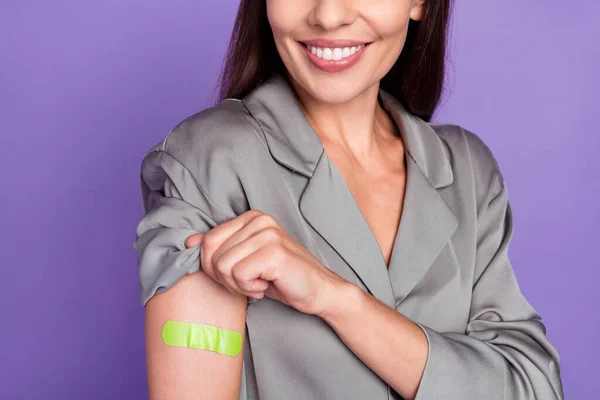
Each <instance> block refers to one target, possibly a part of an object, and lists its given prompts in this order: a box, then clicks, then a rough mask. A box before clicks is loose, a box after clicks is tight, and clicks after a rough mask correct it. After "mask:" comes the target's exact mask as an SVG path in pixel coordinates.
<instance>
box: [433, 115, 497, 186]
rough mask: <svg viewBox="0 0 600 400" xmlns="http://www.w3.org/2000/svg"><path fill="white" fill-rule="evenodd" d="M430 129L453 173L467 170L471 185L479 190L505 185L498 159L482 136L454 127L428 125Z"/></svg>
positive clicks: (447, 124)
mask: <svg viewBox="0 0 600 400" xmlns="http://www.w3.org/2000/svg"><path fill="white" fill-rule="evenodd" d="M429 126H430V127H431V128H432V129H433V130H434V131H435V132H436V134H437V136H438V137H439V139H440V140H441V141H442V143H443V144H444V147H445V148H446V151H447V153H448V156H449V159H450V160H451V164H452V168H453V170H454V171H455V173H456V172H457V171H458V172H463V171H464V170H465V169H468V170H469V171H470V172H471V173H472V176H473V179H474V180H475V181H474V184H475V185H478V186H480V187H487V188H489V187H490V186H497V185H498V184H504V178H503V175H502V172H501V169H500V165H499V162H498V157H497V156H496V154H495V153H494V151H492V149H491V147H490V145H489V144H488V143H487V141H486V140H484V139H483V137H482V135H481V134H479V133H476V132H474V131H473V130H470V129H467V128H465V127H464V126H462V125H457V124H450V123H429ZM483 191H485V189H484V190H483Z"/></svg>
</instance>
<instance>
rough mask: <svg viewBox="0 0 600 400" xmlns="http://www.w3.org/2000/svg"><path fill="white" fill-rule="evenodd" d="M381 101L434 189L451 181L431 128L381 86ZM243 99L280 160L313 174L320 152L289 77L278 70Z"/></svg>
mask: <svg viewBox="0 0 600 400" xmlns="http://www.w3.org/2000/svg"><path fill="white" fill-rule="evenodd" d="M378 100H379V103H380V104H381V106H382V107H383V108H384V109H385V110H386V111H387V112H388V114H389V115H390V116H391V118H392V119H393V120H394V122H395V123H396V125H397V126H398V127H399V130H400V134H401V136H402V139H403V142H404V146H405V149H406V151H407V152H408V154H409V155H410V156H411V157H412V158H413V159H414V161H415V162H416V164H417V165H418V167H419V168H420V169H421V170H422V171H423V173H424V174H425V176H426V177H427V179H428V180H429V182H431V184H432V185H433V186H434V187H435V188H441V187H444V186H447V185H449V184H451V183H452V182H453V180H454V177H453V173H452V168H451V166H450V161H449V158H448V154H447V152H446V149H445V147H444V144H443V143H442V141H441V139H440V138H439V137H438V135H437V133H436V132H435V131H434V130H433V128H432V127H431V126H430V125H429V124H428V123H427V122H425V121H424V120H422V119H421V118H419V117H417V116H415V115H413V114H411V113H409V112H408V111H407V110H406V109H405V108H404V107H403V106H402V104H401V103H400V102H399V101H398V100H397V99H396V98H395V97H394V96H392V95H391V94H389V93H387V92H386V91H384V90H383V89H379V96H378ZM242 102H243V103H244V105H245V106H246V108H247V109H248V111H249V112H250V113H251V114H252V115H253V117H254V118H255V119H256V121H257V122H258V123H259V125H260V126H261V128H262V130H263V132H264V133H265V138H266V140H267V144H268V146H269V150H270V152H271V155H272V156H273V157H274V158H275V159H276V160H277V161H278V162H279V163H281V164H282V165H284V166H287V167H288V168H291V169H292V170H294V171H296V172H299V173H301V174H303V175H305V176H307V177H309V178H310V177H311V176H312V174H313V172H314V170H315V167H316V165H317V161H318V160H319V157H320V156H321V153H322V152H323V151H324V148H323V145H322V143H321V140H320V139H319V137H318V135H317V133H316V132H315V131H314V129H313V128H312V126H311V125H310V122H309V121H308V119H307V118H306V116H305V114H304V112H303V111H302V108H301V106H300V104H299V102H298V99H297V98H296V95H295V93H294V92H293V90H292V88H291V87H290V86H289V83H288V82H287V79H286V78H285V77H284V76H282V75H280V74H276V75H274V76H273V77H271V78H270V79H268V80H267V81H266V82H264V83H263V84H261V85H260V86H258V87H257V88H256V89H255V90H254V91H252V92H251V93H250V94H248V95H247V96H246V97H245V98H244V99H242Z"/></svg>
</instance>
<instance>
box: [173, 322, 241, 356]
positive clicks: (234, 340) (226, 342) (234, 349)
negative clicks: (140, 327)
mask: <svg viewBox="0 0 600 400" xmlns="http://www.w3.org/2000/svg"><path fill="white" fill-rule="evenodd" d="M162 338H163V342H165V344H167V345H169V346H179V347H189V348H193V349H203V350H210V351H214V352H216V353H221V354H227V355H228V356H236V355H237V354H238V353H239V352H240V350H241V349H242V340H243V339H242V335H241V334H240V333H239V332H234V331H228V330H226V329H222V328H217V327H215V326H209V325H201V324H192V323H190V322H178V321H167V322H165V324H164V325H163V328H162Z"/></svg>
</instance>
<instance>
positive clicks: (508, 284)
mask: <svg viewBox="0 0 600 400" xmlns="http://www.w3.org/2000/svg"><path fill="white" fill-rule="evenodd" d="M486 204H487V208H486V209H485V210H484V211H483V212H482V214H481V217H480V220H479V231H478V232H479V234H478V238H477V254H476V265H475V276H474V285H473V289H472V301H471V312H470V318H469V323H468V324H467V326H466V330H465V332H464V333H443V332H437V331H435V330H433V329H431V328H429V327H426V326H423V325H417V324H415V323H414V322H412V321H410V320H409V319H407V318H406V317H404V316H403V315H401V314H400V313H398V312H397V311H396V310H394V309H392V308H390V307H388V306H387V305H385V304H383V303H382V302H380V301H379V300H377V299H375V298H374V297H372V296H370V295H369V294H367V293H365V292H363V291H362V290H361V289H359V288H357V287H353V286H351V285H343V287H341V290H340V292H339V293H340V294H339V296H336V298H335V300H334V301H333V300H332V306H331V308H329V309H328V310H327V311H326V312H325V313H324V314H323V315H321V317H322V318H323V319H324V320H325V321H326V322H328V323H329V324H330V325H331V326H332V327H333V329H335V331H336V332H337V333H338V335H339V336H340V338H341V339H342V340H343V341H344V342H345V343H346V344H347V345H348V347H349V348H350V349H351V350H352V351H353V352H354V353H355V354H356V355H357V356H358V357H359V358H361V359H362V360H363V361H364V362H365V364H367V365H368V366H369V367H370V368H371V369H372V370H373V371H374V372H375V373H377V374H378V375H379V376H380V377H381V378H382V379H383V380H385V381H386V382H388V384H389V385H390V386H392V387H393V388H394V389H395V390H396V391H397V392H398V393H399V394H400V395H401V396H403V397H404V398H405V399H419V400H420V399H442V398H443V399H461V400H478V399H489V400H496V399H497V400H505V399H506V400H508V399H513V400H516V399H521V400H525V399H544V400H551V399H558V400H561V399H563V391H562V384H561V380H560V373H559V358H558V354H557V352H556V350H555V349H554V347H553V346H552V345H551V344H550V342H549V341H548V339H547V338H546V335H545V334H546V328H545V327H544V325H543V323H542V320H541V318H540V316H539V315H538V314H537V313H536V312H535V310H534V309H533V308H532V307H531V305H530V304H529V303H528V302H527V300H526V299H525V297H524V296H523V294H522V293H521V291H520V290H519V286H518V284H517V280H516V278H515V275H514V272H513V269H512V267H511V264H510V261H509V258H508V245H509V242H510V240H511V236H512V229H513V225H512V213H511V209H510V205H509V202H508V194H507V189H506V186H505V184H504V182H503V180H501V179H498V180H497V181H496V185H494V186H493V188H492V190H490V193H489V194H488V201H487V202H486ZM342 305H343V307H342Z"/></svg>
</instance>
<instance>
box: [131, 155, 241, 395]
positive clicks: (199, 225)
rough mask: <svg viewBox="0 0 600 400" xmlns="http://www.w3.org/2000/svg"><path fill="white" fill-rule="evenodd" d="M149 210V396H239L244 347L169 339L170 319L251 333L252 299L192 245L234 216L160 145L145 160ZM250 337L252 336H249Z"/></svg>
mask: <svg viewBox="0 0 600 400" xmlns="http://www.w3.org/2000/svg"><path fill="white" fill-rule="evenodd" d="M141 188H142V199H143V207H144V211H145V215H144V217H143V218H142V219H141V220H140V221H139V223H138V225H137V230H136V241H135V243H134V248H135V250H136V252H137V254H138V257H139V258H138V260H139V278H140V284H141V289H142V290H141V303H142V305H144V306H145V307H146V309H145V336H146V358H147V370H148V385H149V396H150V399H161V400H163V399H166V400H168V399H177V400H180V399H198V398H202V399H231V400H234V399H237V398H238V396H239V390H240V385H241V380H240V379H241V367H242V360H243V347H242V350H241V351H240V352H239V353H238V354H237V355H236V356H229V355H225V354H221V353H216V352H212V351H209V350H202V349H196V348H187V347H175V346H168V345H167V344H165V343H164V342H163V339H162V327H163V325H164V323H165V322H166V321H167V320H173V321H179V322H190V323H195V324H204V325H210V326H216V327H219V328H223V329H226V330H231V331H235V332H239V333H240V334H241V335H242V337H243V336H244V334H245V317H246V304H247V298H246V297H245V296H242V295H238V294H233V293H231V292H229V291H228V290H227V289H225V288H224V287H223V286H222V285H220V284H218V283H217V282H215V281H214V280H213V279H212V278H210V277H209V276H208V275H206V274H205V273H204V272H203V271H202V265H201V262H200V259H201V257H200V246H192V247H190V248H188V247H187V246H186V239H187V238H188V237H189V236H190V235H192V234H195V233H198V232H200V233H206V232H208V231H210V230H211V229H212V228H214V227H215V226H217V225H218V223H219V222H223V221H226V220H228V219H230V218H232V217H231V216H229V215H226V213H225V212H224V211H223V210H222V209H220V208H219V206H218V205H216V204H215V202H214V201H212V200H211V199H210V198H208V195H207V193H206V191H205V190H203V189H202V188H201V187H200V186H199V184H198V183H197V181H196V179H195V178H194V176H193V175H192V174H191V172H190V171H189V170H188V169H187V168H186V167H184V166H183V165H182V164H181V163H180V162H179V161H178V160H176V159H175V158H174V157H172V156H171V155H170V154H168V153H166V152H165V151H162V150H160V149H159V148H155V149H154V150H152V151H150V152H149V153H148V154H147V155H146V157H145V158H144V160H143V162H142V168H141ZM244 342H245V338H244Z"/></svg>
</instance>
